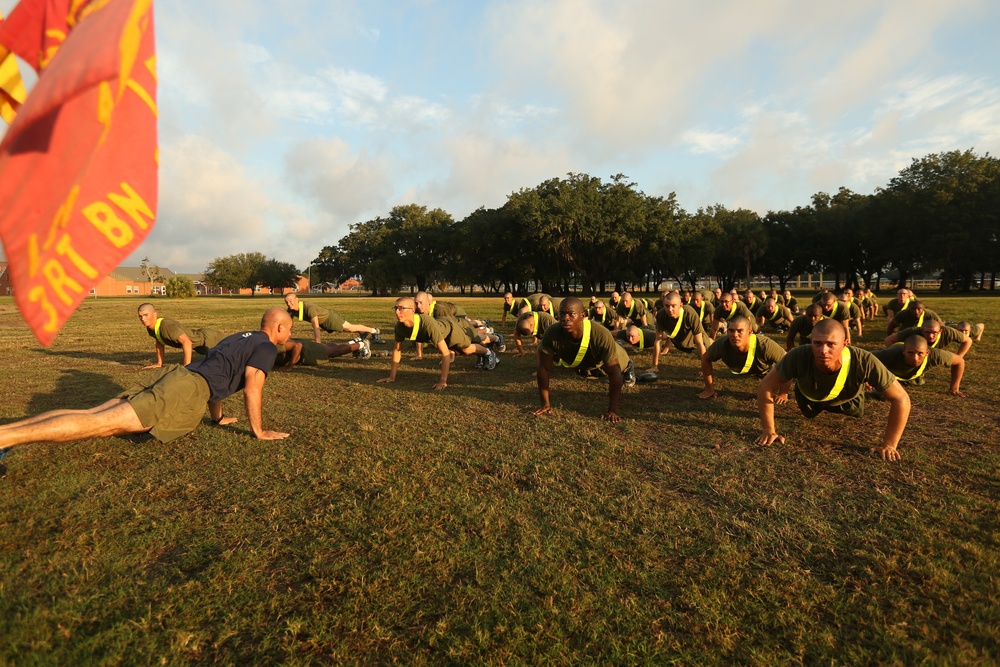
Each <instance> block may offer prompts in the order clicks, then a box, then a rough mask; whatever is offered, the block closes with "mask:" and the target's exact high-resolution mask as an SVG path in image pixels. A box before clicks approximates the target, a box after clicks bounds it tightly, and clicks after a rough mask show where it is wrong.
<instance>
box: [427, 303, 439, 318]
mask: <svg viewBox="0 0 1000 667" xmlns="http://www.w3.org/2000/svg"><path fill="white" fill-rule="evenodd" d="M436 305H437V301H431V307H430V308H428V309H427V314H428V315H430V316H431V317H434V306H436Z"/></svg>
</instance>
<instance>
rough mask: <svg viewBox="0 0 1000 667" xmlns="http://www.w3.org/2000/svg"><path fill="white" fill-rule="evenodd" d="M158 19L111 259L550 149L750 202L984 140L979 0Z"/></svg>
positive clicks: (486, 197) (569, 167) (409, 198)
mask: <svg viewBox="0 0 1000 667" xmlns="http://www.w3.org/2000/svg"><path fill="white" fill-rule="evenodd" d="M13 4H14V3H13V2H11V1H10V0H0V8H2V9H3V11H4V13H5V14H6V13H7V12H8V11H9V9H10V7H11V6H13ZM156 21H157V26H156V27H157V42H158V43H157V48H158V67H159V82H160V88H159V101H160V144H161V173H160V206H159V216H158V222H157V226H156V228H155V229H154V231H153V232H152V234H151V235H150V237H149V238H148V239H147V241H146V242H145V243H144V244H143V246H142V247H141V248H140V250H139V251H138V252H137V253H136V254H135V255H133V257H132V258H131V259H130V260H129V261H128V262H127V263H131V264H137V263H138V260H139V259H140V258H141V257H143V256H145V255H148V256H149V257H150V259H151V260H152V261H153V262H155V263H158V264H160V265H161V266H166V267H169V268H171V269H173V270H175V271H181V272H200V271H201V270H203V269H204V267H205V265H206V264H207V262H208V261H210V260H211V259H212V258H213V257H217V256H220V255H228V254H232V253H236V252H246V251H261V252H264V253H266V254H268V255H272V256H274V257H276V258H278V259H280V260H283V261H289V262H293V263H295V264H296V265H298V266H301V267H304V266H306V265H307V264H308V263H309V261H310V260H311V259H313V258H314V257H315V256H316V255H317V254H318V252H319V250H320V249H321V248H322V247H323V246H324V245H333V244H335V243H336V242H337V241H338V240H339V239H340V238H341V237H342V236H344V235H345V234H346V233H347V232H348V231H349V229H348V226H349V225H350V224H352V223H356V222H361V221H364V220H369V219H371V218H374V217H376V216H378V215H385V214H387V213H388V212H389V210H390V209H391V208H392V207H393V206H395V205H398V204H407V203H417V204H421V205H425V206H427V207H429V208H438V207H440V208H443V209H444V210H446V211H448V212H449V213H451V214H452V216H453V217H455V218H456V219H461V218H463V217H465V216H466V215H468V214H469V213H470V212H471V211H473V210H475V209H476V208H478V207H480V206H486V207H499V206H502V205H503V203H504V202H505V201H506V197H507V195H508V194H510V193H511V192H513V191H516V190H518V189H520V188H530V187H533V186H535V185H537V184H538V183H540V182H541V181H543V180H545V179H548V178H552V177H562V176H565V175H566V174H567V173H568V172H578V173H587V174H590V175H593V176H599V177H601V178H604V179H607V178H609V177H610V176H611V175H613V174H617V173H624V174H626V175H628V176H629V177H630V178H631V180H632V181H633V182H635V183H636V184H637V186H638V188H639V189H640V190H642V191H643V192H645V193H647V194H650V195H663V196H665V195H668V194H669V193H670V192H676V193H677V198H678V201H679V202H680V204H681V206H683V207H684V208H685V209H687V210H690V211H694V210H696V209H697V208H698V207H701V206H706V205H710V204H716V203H721V204H725V205H726V206H730V207H738V206H744V207H747V208H751V209H754V210H756V211H758V212H760V213H762V214H763V213H766V212H767V211H768V210H769V209H785V208H794V207H795V206H798V205H805V204H808V203H809V200H810V196H811V195H812V194H814V193H815V192H819V191H827V192H835V191H836V190H837V189H838V188H839V187H841V186H845V187H848V188H851V189H852V190H855V191H857V192H862V193H871V192H873V191H874V189H875V188H877V187H879V186H881V185H884V184H885V183H886V182H887V181H888V180H889V179H890V178H892V177H893V176H894V175H895V174H896V173H897V172H898V171H899V170H900V169H902V168H903V167H905V166H906V165H907V164H909V162H910V160H911V159H912V158H915V157H921V156H923V155H926V154H928V153H932V152H939V151H946V150H953V149H968V148H973V149H975V150H976V151H977V152H978V153H980V154H983V153H986V152H990V153H992V154H996V153H998V145H1000V73H998V67H1000V65H998V64H1000V46H998V40H997V39H996V32H997V30H998V28H1000V3H996V2H989V1H987V0H950V1H949V2H947V3H945V2H939V1H934V2H930V1H925V0H908V1H905V2H903V1H886V2H873V1H872V0H864V1H855V0H846V1H842V2H840V3H812V2H802V1H801V0H759V1H758V2H753V3H748V2H735V1H728V0H726V1H714V2H713V1H705V2H700V3H693V2H673V1H669V0H651V1H646V0H634V1H628V0H626V1H623V2H617V3H608V2H596V1H595V2H592V1H590V0H572V1H571V0H551V1H550V0H531V1H509V2H502V1H499V2H473V1H470V0H461V1H459V0H454V1H449V2H435V1H432V0H423V1H410V2H407V1H405V0H400V1H397V2H389V1H377V0H376V1H367V2H348V1H343V0H323V1H322V2H319V1H313V0H283V1H282V2H280V3H275V2H273V0H272V1H270V2H261V1H258V0H238V1H234V0H213V1H211V2H205V1H203V0H202V1H201V2H193V1H191V0H170V2H160V3H158V4H157V6H156Z"/></svg>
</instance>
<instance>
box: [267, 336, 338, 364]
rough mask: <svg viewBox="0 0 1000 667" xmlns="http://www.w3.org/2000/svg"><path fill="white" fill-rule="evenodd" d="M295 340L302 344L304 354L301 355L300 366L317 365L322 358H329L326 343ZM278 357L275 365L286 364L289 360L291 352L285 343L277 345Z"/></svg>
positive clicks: (301, 339) (302, 339)
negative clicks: (286, 349) (287, 349)
mask: <svg viewBox="0 0 1000 667" xmlns="http://www.w3.org/2000/svg"><path fill="white" fill-rule="evenodd" d="M294 342H296V343H301V344H302V354H300V355H299V363H298V365H299V366H316V365H318V364H319V362H320V361H321V360H324V359H329V357H328V356H327V353H326V345H323V344H322V343H317V342H316V341H314V340H306V339H305V338H296V339H294ZM276 347H277V348H278V357H277V358H276V359H275V360H274V365H275V367H278V366H284V365H285V364H286V363H287V362H288V355H289V354H291V352H287V351H285V346H284V345H277V346H276Z"/></svg>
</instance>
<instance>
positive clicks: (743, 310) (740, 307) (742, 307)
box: [712, 301, 758, 333]
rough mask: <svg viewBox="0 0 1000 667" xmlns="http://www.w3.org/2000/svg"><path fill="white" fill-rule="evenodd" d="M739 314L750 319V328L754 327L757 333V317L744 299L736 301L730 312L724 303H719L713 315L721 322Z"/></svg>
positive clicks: (713, 317)
mask: <svg viewBox="0 0 1000 667" xmlns="http://www.w3.org/2000/svg"><path fill="white" fill-rule="evenodd" d="M733 311H736V312H733ZM737 315H742V316H743V317H745V318H747V319H748V320H750V328H751V329H753V332H754V333H757V331H758V329H757V318H756V317H754V315H753V313H751V312H750V309H749V308H747V305H746V304H745V303H743V302H742V301H734V302H733V307H732V310H730V311H729V312H728V313H727V312H726V311H725V309H724V308H723V307H722V304H719V307H718V308H716V309H715V313H714V314H713V315H712V319H715V320H718V321H719V322H727V321H729V320H731V319H733V318H734V317H736V316H737Z"/></svg>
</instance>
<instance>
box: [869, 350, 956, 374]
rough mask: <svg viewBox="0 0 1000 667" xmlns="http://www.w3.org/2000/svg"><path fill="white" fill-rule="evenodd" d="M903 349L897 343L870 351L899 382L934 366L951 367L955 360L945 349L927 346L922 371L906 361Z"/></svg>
mask: <svg viewBox="0 0 1000 667" xmlns="http://www.w3.org/2000/svg"><path fill="white" fill-rule="evenodd" d="M904 349H905V346H904V345H902V344H901V343H897V344H896V345H890V346H889V347H887V348H885V349H883V350H876V351H875V352H873V353H872V354H874V355H875V356H876V357H877V358H878V360H879V361H881V362H882V365H883V366H885V367H886V368H887V369H889V372H890V373H892V374H893V375H895V376H896V378H898V379H899V380H900V381H901V382H906V381H908V380H913V379H914V378H916V377H918V376H921V375H923V374H924V373H926V372H927V371H929V370H930V369H932V368H934V367H935V366H944V367H945V368H951V364H952V362H954V360H955V355H954V354H952V353H951V352H948V351H947V350H939V349H937V348H933V347H932V348H928V350H927V359H926V360H927V365H926V366H925V367H924V370H923V372H921V370H920V368H919V367H916V368H914V367H913V366H910V365H909V364H908V363H906V360H905V359H904V358H903V352H904Z"/></svg>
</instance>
